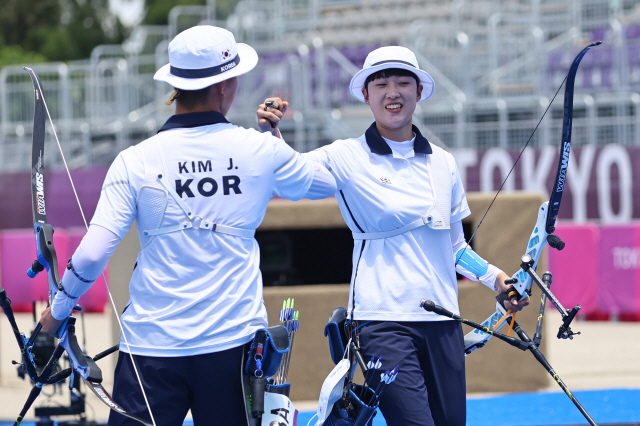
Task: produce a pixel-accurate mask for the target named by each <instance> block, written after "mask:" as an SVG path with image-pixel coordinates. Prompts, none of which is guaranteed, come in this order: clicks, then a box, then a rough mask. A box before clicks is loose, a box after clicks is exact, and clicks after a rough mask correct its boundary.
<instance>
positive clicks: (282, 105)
mask: <svg viewBox="0 0 640 426" xmlns="http://www.w3.org/2000/svg"><path fill="white" fill-rule="evenodd" d="M276 105H277V108H276V107H275V106H276ZM288 106H289V102H286V101H283V100H282V99H280V98H267V99H265V100H264V103H262V104H260V106H259V107H258V111H256V114H257V116H258V126H259V127H260V131H262V132H271V134H273V135H274V136H276V135H277V134H278V124H279V123H280V120H281V119H282V118H283V117H284V113H285V111H286V110H287V107H288Z"/></svg>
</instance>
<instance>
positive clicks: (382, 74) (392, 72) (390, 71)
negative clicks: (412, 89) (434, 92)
mask: <svg viewBox="0 0 640 426" xmlns="http://www.w3.org/2000/svg"><path fill="white" fill-rule="evenodd" d="M388 77H413V78H414V79H415V80H416V86H420V79H419V78H418V76H417V75H415V74H414V73H412V72H411V71H407V70H405V69H402V68H387V69H384V70H380V71H378V72H374V73H373V74H371V75H370V76H369V77H367V79H366V80H365V81H364V88H365V89H367V91H368V90H369V83H371V82H372V81H373V80H377V79H379V78H388Z"/></svg>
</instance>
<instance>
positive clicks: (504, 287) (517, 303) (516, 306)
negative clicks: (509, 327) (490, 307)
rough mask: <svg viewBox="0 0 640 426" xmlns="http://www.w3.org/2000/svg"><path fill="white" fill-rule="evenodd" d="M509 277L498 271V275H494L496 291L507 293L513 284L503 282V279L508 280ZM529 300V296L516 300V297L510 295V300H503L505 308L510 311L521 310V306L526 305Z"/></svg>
mask: <svg viewBox="0 0 640 426" xmlns="http://www.w3.org/2000/svg"><path fill="white" fill-rule="evenodd" d="M510 278H511V277H510V276H509V275H507V274H505V273H504V272H500V273H499V274H498V276H497V277H496V283H495V288H496V290H498V293H507V292H508V291H509V290H510V289H511V288H512V287H513V285H511V284H505V283H504V281H505V280H508V279H510ZM529 302H530V298H529V296H527V297H525V298H524V299H522V300H518V298H517V297H512V298H511V299H510V300H505V302H504V307H505V309H507V310H509V309H511V310H512V311H516V312H518V311H521V310H522V308H524V307H525V306H527V305H528V304H529Z"/></svg>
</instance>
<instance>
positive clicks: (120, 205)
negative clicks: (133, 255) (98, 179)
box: [91, 148, 144, 238]
mask: <svg viewBox="0 0 640 426" xmlns="http://www.w3.org/2000/svg"><path fill="white" fill-rule="evenodd" d="M130 150H131V148H130V149H128V150H126V151H123V152H122V153H120V155H118V157H116V159H115V160H114V161H113V163H112V164H111V167H109V171H108V172H107V176H106V177H105V179H104V183H103V184H102V191H101V193H100V200H99V201H98V205H97V207H96V211H95V213H94V215H93V217H92V218H91V224H92V225H99V226H101V227H103V228H107V229H108V230H110V231H111V232H113V233H114V234H116V235H118V236H119V237H120V238H123V237H124V236H125V235H126V233H127V232H128V231H129V228H130V227H131V224H132V223H133V220H134V218H135V217H136V214H137V205H136V193H135V190H134V182H132V180H136V181H137V180H140V177H138V176H137V175H136V174H138V175H141V176H142V177H144V165H143V164H142V160H141V159H139V158H136V157H135V156H133V155H130V154H132V152H133V151H130ZM125 153H126V156H127V161H125V159H124V157H125ZM136 162H137V163H136Z"/></svg>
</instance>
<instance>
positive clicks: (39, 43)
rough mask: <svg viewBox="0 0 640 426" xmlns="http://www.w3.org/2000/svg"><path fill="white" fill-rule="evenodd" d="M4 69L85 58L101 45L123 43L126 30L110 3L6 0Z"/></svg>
mask: <svg viewBox="0 0 640 426" xmlns="http://www.w3.org/2000/svg"><path fill="white" fill-rule="evenodd" d="M2 3H3V4H2V7H1V8H0V66H3V65H9V64H15V63H25V62H29V63H32V62H36V61H38V62H39V61H70V60H74V59H85V58H88V57H89V56H90V55H91V51H92V50H93V48H94V47H95V46H97V45H99V44H113V43H120V42H122V40H123V39H124V36H125V32H126V31H125V28H124V27H123V26H122V24H121V22H120V20H119V19H118V18H117V17H116V16H115V15H114V14H113V13H111V12H110V11H109V1H108V0H29V1H25V0H2Z"/></svg>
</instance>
